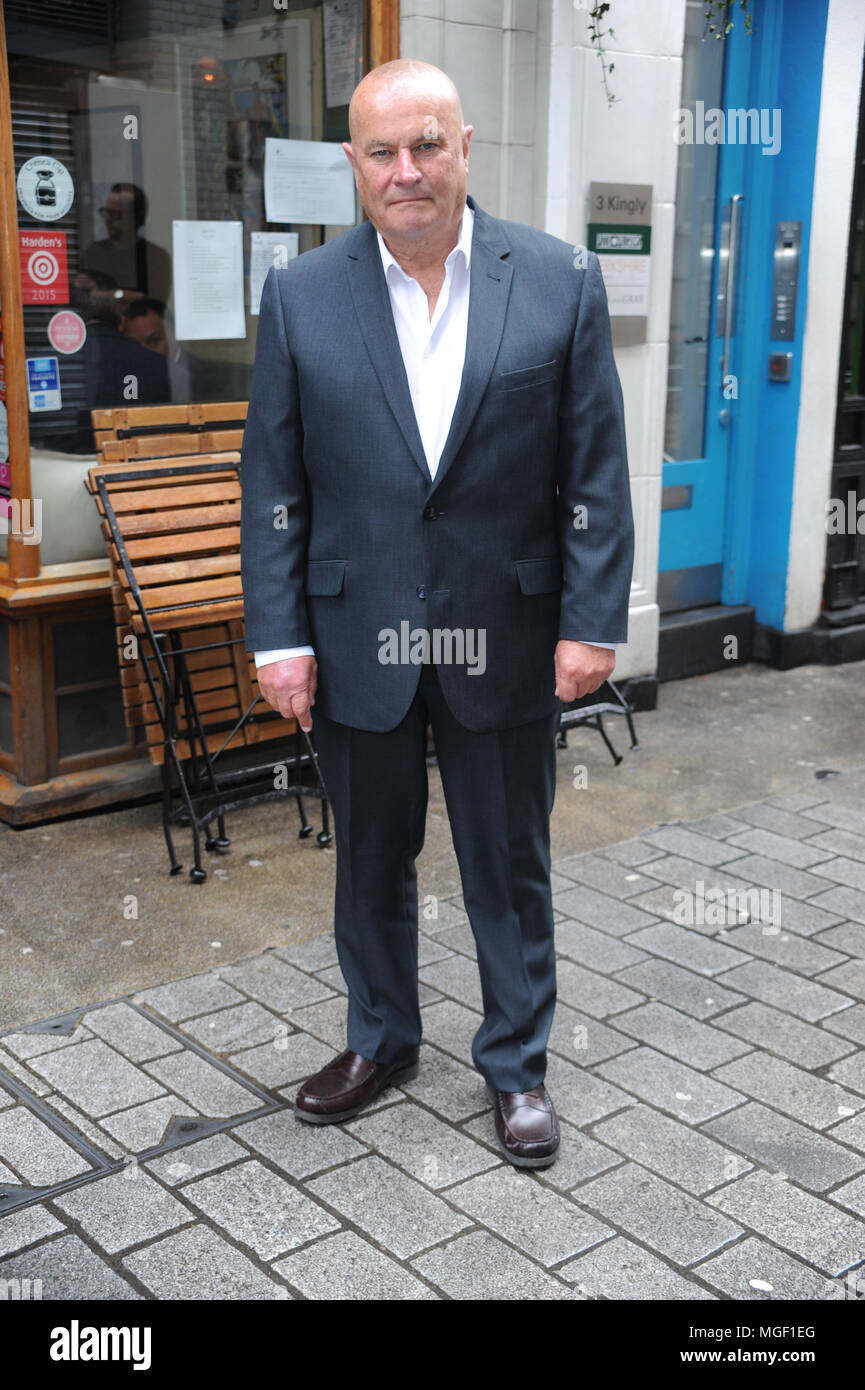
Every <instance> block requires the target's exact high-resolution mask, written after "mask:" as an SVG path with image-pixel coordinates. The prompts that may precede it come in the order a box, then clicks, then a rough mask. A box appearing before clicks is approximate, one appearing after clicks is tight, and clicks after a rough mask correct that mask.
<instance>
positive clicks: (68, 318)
mask: <svg viewBox="0 0 865 1390" xmlns="http://www.w3.org/2000/svg"><path fill="white" fill-rule="evenodd" d="M86 337H87V327H86V325H85V323H84V320H83V318H82V317H81V315H80V314H76V313H75V312H74V310H72V309H61V310H60V313H59V314H55V315H54V317H53V318H52V319H51V320H50V322H49V324H48V341H49V343H50V344H51V346H52V347H53V348H54V351H55V352H66V353H69V352H78V351H79V350H80V349H81V348H82V347H83V346H84V340H85V339H86Z"/></svg>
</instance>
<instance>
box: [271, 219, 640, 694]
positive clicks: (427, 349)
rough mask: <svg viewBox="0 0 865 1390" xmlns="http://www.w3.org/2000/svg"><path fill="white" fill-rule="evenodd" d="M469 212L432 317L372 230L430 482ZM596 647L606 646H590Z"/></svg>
mask: <svg viewBox="0 0 865 1390" xmlns="http://www.w3.org/2000/svg"><path fill="white" fill-rule="evenodd" d="M474 220H475V219H474V213H473V212H472V210H471V208H470V207H469V205H468V203H467V204H466V206H465V209H464V211H463V216H462V221H461V223H460V231H459V239H458V241H457V244H456V246H455V247H454V249H453V250H452V251H451V253H450V255H449V256H448V258H447V260H446V261H445V278H444V283H443V284H442V287H441V289H440V290H439V295H438V299H437V300H436V304H435V309H434V310H433V314H432V318H430V312H429V301H428V300H427V296H426V291H425V290H424V289H423V287H422V286H421V285H420V283H419V282H418V281H417V280H415V279H414V278H413V277H412V276H411V275H407V274H406V273H405V271H404V270H403V268H402V266H401V265H400V264H399V262H398V261H397V260H396V259H395V258H394V257H393V256H392V255H391V253H390V251H389V250H388V248H387V246H386V245H385V241H384V237H383V236H382V234H381V232H376V236H377V238H378V249H379V252H380V254H381V263H382V267H383V269H384V274H385V280H386V282H387V289H388V295H389V297H390V307H391V311H392V313H393V321H394V326H395V328H396V332H397V337H398V339H399V346H400V351H401V353H402V360H403V363H404V365H405V372H406V376H407V378H408V385H409V391H410V393H411V400H412V405H413V406H414V413H415V418H416V419H417V426H418V431H419V433H420V437H421V443H422V444H423V448H424V454H425V455H426V461H427V466H428V468H429V471H430V475H431V476H432V477H433V478H434V477H435V475H436V471H437V469H438V466H439V460H440V459H441V456H442V452H443V450H444V446H445V441H446V439H447V437H448V433H449V431H450V427H451V419H452V418H453V413H454V408H455V406H456V403H457V397H458V395H459V392H460V384H461V381H462V374H463V363H464V361H465V355H466V338H467V335H468V322H469V271H470V266H471V254H472V230H473V228H474ZM592 645H593V646H596V647H601V646H604V647H607V646H609V647H612V646H614V645H615V644H614V643H610V642H595V643H593V644H592ZM314 654H315V653H314V651H313V649H312V647H282V648H278V649H275V650H273V651H265V652H256V653H255V664H256V667H259V666H266V665H267V664H268V663H269V662H272V661H282V660H285V659H286V658H288V657H292V656H314Z"/></svg>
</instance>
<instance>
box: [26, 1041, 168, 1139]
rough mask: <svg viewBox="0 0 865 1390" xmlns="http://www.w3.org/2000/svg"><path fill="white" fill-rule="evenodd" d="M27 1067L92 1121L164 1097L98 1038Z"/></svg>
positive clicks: (161, 1089) (150, 1080) (154, 1084)
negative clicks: (90, 1117)
mask: <svg viewBox="0 0 865 1390" xmlns="http://www.w3.org/2000/svg"><path fill="white" fill-rule="evenodd" d="M30 1065H31V1067H33V1069H34V1071H37V1072H38V1073H39V1075H40V1076H42V1077H44V1078H45V1080H46V1081H48V1082H50V1084H51V1086H52V1087H55V1088H56V1089H57V1090H58V1091H59V1092H60V1093H61V1095H64V1096H66V1097H67V1099H68V1100H71V1101H72V1102H73V1104H74V1105H77V1106H79V1107H80V1108H81V1109H82V1110H83V1111H84V1113H85V1114H86V1115H92V1116H93V1118H94V1119H99V1117H100V1116H102V1115H109V1114H110V1113H111V1112H112V1111H113V1110H125V1109H126V1108H127V1107H128V1106H130V1105H133V1104H140V1103H141V1102H143V1101H146V1100H153V1099H154V1098H155V1097H156V1096H161V1095H164V1094H165V1088H164V1087H163V1086H160V1085H158V1083H157V1082H156V1081H155V1080H154V1079H153V1077H151V1076H148V1075H146V1073H145V1072H144V1071H142V1070H141V1068H140V1067H135V1066H133V1065H132V1063H131V1062H128V1061H127V1060H126V1058H125V1057H123V1056H121V1054H120V1053H119V1052H115V1050H114V1048H112V1047H109V1046H108V1045H107V1044H106V1043H104V1042H102V1041H101V1039H97V1038H94V1039H93V1040H92V1041H89V1042H82V1043H77V1044H76V1046H75V1047H67V1048H64V1049H63V1050H62V1051H59V1052H48V1053H43V1054H42V1055H41V1056H40V1057H33V1058H31V1061H30Z"/></svg>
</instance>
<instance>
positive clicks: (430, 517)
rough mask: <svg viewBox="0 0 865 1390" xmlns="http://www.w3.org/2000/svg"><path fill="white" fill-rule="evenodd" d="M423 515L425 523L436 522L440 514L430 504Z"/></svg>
mask: <svg viewBox="0 0 865 1390" xmlns="http://www.w3.org/2000/svg"><path fill="white" fill-rule="evenodd" d="M423 515H424V521H435V519H436V517H437V516H438V512H437V511H436V509H435V507H434V506H433V505H432V503H430V505H429V506H428V507H424V512H423Z"/></svg>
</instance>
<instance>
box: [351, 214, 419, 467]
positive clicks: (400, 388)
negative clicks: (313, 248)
mask: <svg viewBox="0 0 865 1390" xmlns="http://www.w3.org/2000/svg"><path fill="white" fill-rule="evenodd" d="M359 230H363V231H365V232H366V233H367V235H366V239H365V242H363V243H362V244H361V246H360V248H359V249H352V250H350V251H349V253H348V261H347V265H348V283H349V286H350V288H351V295H352V299H353V300H354V307H355V312H356V314H357V317H358V322H359V324H360V331H361V333H362V334H363V339H364V342H365V343H366V349H367V352H368V353H369V355H370V359H371V361H372V365H373V367H374V368H375V372H376V376H377V377H378V379H379V382H380V384H381V389H382V390H383V391H384V394H385V396H386V397H387V401H388V404H389V405H390V408H391V410H392V411H393V413H394V416H395V417H396V421H397V424H398V425H399V427H400V429H401V430H402V433H403V437H404V439H405V442H406V444H407V445H408V447H409V449H410V450H411V455H412V458H413V459H414V461H415V463H416V464H417V466H418V468H419V469H420V471H421V472H422V473H423V475H424V477H425V478H426V480H427V482H430V471H429V468H428V467H427V461H426V454H425V453H424V447H423V442H422V440H421V437H420V431H419V430H418V427H417V418H416V416H415V413H414V406H413V404H412V399H411V392H410V391H409V386H408V377H407V376H406V374H405V364H404V363H403V360H402V351H401V349H400V345H399V338H398V337H397V332H396V326H395V324H394V321H393V311H392V309H391V307H390V296H389V294H388V290H387V281H386V280H385V275H384V267H383V266H382V263H381V256H380V254H379V249H378V239H377V237H376V234H375V228H374V227H373V225H372V223H371V222H364V223H363V225H362V228H361V229H359Z"/></svg>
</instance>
